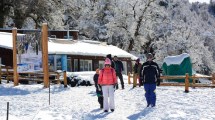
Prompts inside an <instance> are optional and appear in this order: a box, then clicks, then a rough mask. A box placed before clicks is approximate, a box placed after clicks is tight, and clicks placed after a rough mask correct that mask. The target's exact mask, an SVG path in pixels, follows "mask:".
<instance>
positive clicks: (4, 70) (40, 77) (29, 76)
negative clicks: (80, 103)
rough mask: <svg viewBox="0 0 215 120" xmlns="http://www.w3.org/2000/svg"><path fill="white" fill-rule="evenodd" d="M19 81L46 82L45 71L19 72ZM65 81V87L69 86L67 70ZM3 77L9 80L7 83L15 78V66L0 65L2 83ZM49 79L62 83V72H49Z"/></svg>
mask: <svg viewBox="0 0 215 120" xmlns="http://www.w3.org/2000/svg"><path fill="white" fill-rule="evenodd" d="M17 76H18V81H19V82H20V81H26V82H30V81H31V82H37V83H38V82H39V83H42V82H44V73H43V72H23V73H18V75H17ZM62 76H63V81H64V87H67V78H66V71H65V72H63V74H62ZM2 79H4V80H7V83H9V81H13V80H14V72H13V68H12V67H9V66H0V84H1V81H2ZM49 81H50V82H52V83H57V84H59V83H60V81H61V80H60V73H58V72H49Z"/></svg>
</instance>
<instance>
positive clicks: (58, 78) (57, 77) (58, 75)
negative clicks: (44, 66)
mask: <svg viewBox="0 0 215 120" xmlns="http://www.w3.org/2000/svg"><path fill="white" fill-rule="evenodd" d="M56 79H57V84H60V74H59V73H57V76H56Z"/></svg>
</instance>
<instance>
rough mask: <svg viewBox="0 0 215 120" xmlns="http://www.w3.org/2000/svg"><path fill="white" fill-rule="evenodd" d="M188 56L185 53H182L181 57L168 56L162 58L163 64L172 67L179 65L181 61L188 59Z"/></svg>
mask: <svg viewBox="0 0 215 120" xmlns="http://www.w3.org/2000/svg"><path fill="white" fill-rule="evenodd" d="M189 56H190V55H189V54H187V53H183V54H181V55H176V56H168V57H165V58H164V63H166V64H167V66H169V65H171V64H174V65H179V64H181V63H182V61H183V60H184V59H185V58H187V57H189Z"/></svg>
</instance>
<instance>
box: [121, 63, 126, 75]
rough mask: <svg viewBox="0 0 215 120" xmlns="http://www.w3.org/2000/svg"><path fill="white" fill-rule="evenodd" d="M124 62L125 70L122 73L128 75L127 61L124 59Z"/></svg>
mask: <svg viewBox="0 0 215 120" xmlns="http://www.w3.org/2000/svg"><path fill="white" fill-rule="evenodd" d="M122 64H123V68H124V71H122V74H126V75H127V62H126V61H122Z"/></svg>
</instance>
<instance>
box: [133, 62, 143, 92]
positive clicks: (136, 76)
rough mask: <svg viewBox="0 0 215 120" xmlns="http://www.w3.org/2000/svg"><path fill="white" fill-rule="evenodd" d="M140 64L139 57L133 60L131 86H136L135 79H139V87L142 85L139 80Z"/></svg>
mask: <svg viewBox="0 0 215 120" xmlns="http://www.w3.org/2000/svg"><path fill="white" fill-rule="evenodd" d="M141 66H142V64H141V63H140V59H139V58H138V59H137V60H136V62H135V65H134V67H133V70H134V74H133V88H134V87H136V86H137V79H138V80H139V87H140V86H141V85H142V83H141V80H140V78H139V77H140V75H139V74H140V69H141Z"/></svg>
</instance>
